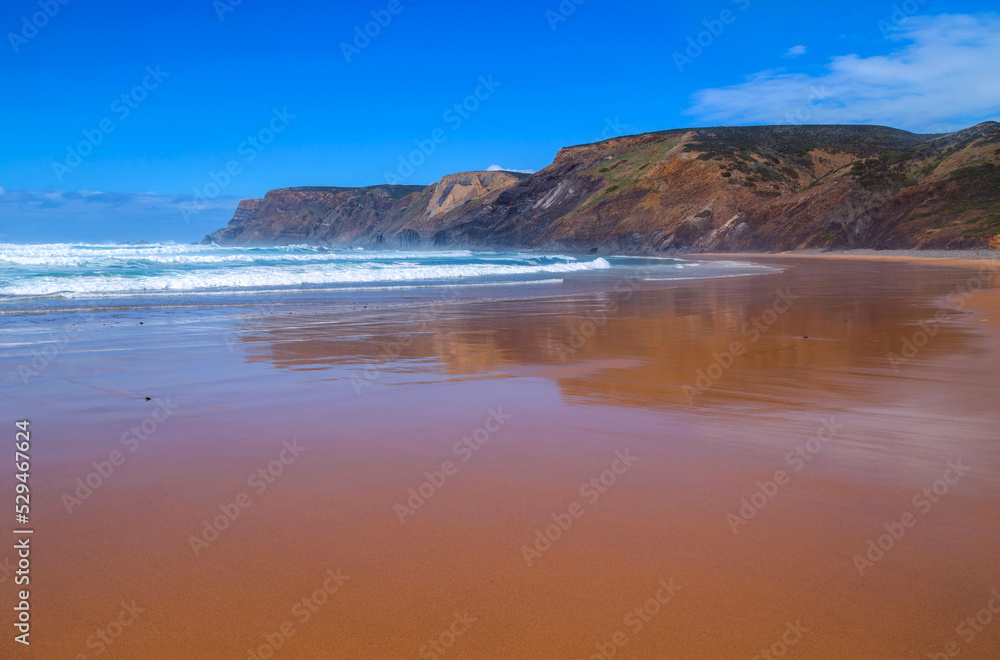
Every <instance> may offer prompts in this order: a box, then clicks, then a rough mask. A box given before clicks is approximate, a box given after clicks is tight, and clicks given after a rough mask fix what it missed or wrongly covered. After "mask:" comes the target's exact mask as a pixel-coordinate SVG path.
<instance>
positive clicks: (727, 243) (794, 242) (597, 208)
mask: <svg viewBox="0 0 1000 660" xmlns="http://www.w3.org/2000/svg"><path fill="white" fill-rule="evenodd" d="M206 241H215V242H217V243H219V244H221V245H273V244H290V243H308V244H313V245H324V246H348V245H351V246H366V247H383V248H397V247H406V248H416V247H428V248H430V247H436V248H441V247H472V248H537V249H559V250H572V251H578V252H579V251H586V252H596V253H608V254H613V253H627V254H653V253H663V252H674V251H783V250H793V249H803V248H829V249H851V248H879V249H893V248H895V249H902V248H952V249H971V248H980V247H985V246H987V245H990V244H992V245H993V246H998V245H1000V124H997V123H996V122H986V123H983V124H979V125H977V126H974V127H972V128H967V129H964V130H961V131H957V132H955V133H948V134H941V135H917V134H914V133H908V132H906V131H900V130H896V129H892V128H885V127H880V126H752V127H735V128H724V127H720V128H699V129H687V130H673V131H664V132H659V133H646V134H643V135H633V136H628V137H621V138H614V139H611V140H606V141H604V142H598V143H595V144H587V145H580V146H576V147H568V148H565V149H562V150H561V151H560V152H559V154H558V155H557V156H556V158H555V160H554V162H553V163H552V164H551V165H550V166H549V167H547V168H545V169H544V170H541V171H540V172H537V173H535V174H531V175H523V174H516V173H513V172H466V173H462V174H453V175H449V176H446V177H444V178H443V179H441V181H439V182H437V183H435V184H432V185H430V186H426V187H424V186H390V185H380V186H372V187H369V188H287V189H282V190H274V191H271V192H269V193H268V194H267V195H266V196H265V198H264V199H263V200H247V201H244V202H241V203H240V206H239V208H238V209H237V211H236V215H235V216H234V217H233V220H232V221H231V222H230V223H229V225H228V226H227V227H226V228H224V229H220V230H219V231H217V232H215V233H213V234H211V235H210V236H208V237H206Z"/></svg>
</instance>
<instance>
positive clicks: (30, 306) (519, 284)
mask: <svg viewBox="0 0 1000 660" xmlns="http://www.w3.org/2000/svg"><path fill="white" fill-rule="evenodd" d="M772 270H774V269H772V268H769V267H767V266H761V265H755V264H749V263H744V262H740V261H692V260H685V259H680V258H645V257H607V256H596V255H590V256H581V255H572V254H540V253H533V252H524V251H510V252H479V251H468V250H448V251H438V252H428V251H369V250H362V249H343V250H335V249H326V248H319V247H314V246H308V245H288V246H281V247H219V246H216V245H192V244H177V243H156V244H145V245H95V244H83V243H72V244H71V243H52V244H0V315H9V314H25V313H29V314H38V313H46V312H71V311H87V310H116V309H145V308H171V307H226V306H240V305H253V304H257V303H259V302H260V301H261V300H262V299H264V298H266V299H267V300H268V302H269V303H275V302H276V301H279V302H280V303H285V304H322V303H324V302H354V303H358V302H397V303H400V302H402V303H406V302H408V301H414V300H421V299H433V298H441V297H462V298H512V297H513V298H517V297H522V296H524V297H536V296H560V295H571V294H576V293H586V292H591V291H609V290H612V289H614V288H616V287H617V288H618V289H622V288H623V287H635V286H639V285H640V284H641V283H654V282H656V283H661V284H662V283H669V282H671V281H678V282H679V281H681V280H692V279H704V278H715V277H733V276H742V275H754V274H761V273H766V272H769V271H772Z"/></svg>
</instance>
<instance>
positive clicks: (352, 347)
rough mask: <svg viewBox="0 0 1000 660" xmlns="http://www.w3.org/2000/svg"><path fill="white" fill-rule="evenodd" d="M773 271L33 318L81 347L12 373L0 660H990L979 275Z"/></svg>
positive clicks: (992, 385) (930, 266)
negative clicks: (22, 506) (28, 637)
mask: <svg viewBox="0 0 1000 660" xmlns="http://www.w3.org/2000/svg"><path fill="white" fill-rule="evenodd" d="M707 258H713V257H707ZM728 258H731V257H728ZM755 259H757V257H755ZM759 259H760V261H761V262H762V263H768V264H780V265H783V266H786V267H787V269H786V270H785V271H784V272H782V273H778V274H773V275H763V276H754V277H740V278H730V279H719V280H713V281H707V282H701V283H696V284H690V283H687V284H685V285H684V286H674V287H672V288H665V289H659V290H643V291H637V292H634V293H631V294H629V293H607V294H601V295H589V296H581V297H576V298H566V299H545V300H540V299H538V300H520V301H516V302H502V301H500V302H498V301H488V302H470V301H462V302H455V303H448V304H442V305H429V306H425V307H424V308H421V309H417V308H414V309H409V310H398V309H385V310H379V311H377V312H374V313H369V314H365V315H358V314H350V315H344V314H335V313H332V312H331V313H329V314H328V315H327V314H325V313H324V312H322V311H317V310H316V309H310V310H302V311H296V310H289V311H281V312H280V313H278V312H275V311H273V310H270V311H269V312H268V313H266V314H262V315H260V316H259V317H253V316H251V317H250V318H249V319H242V320H239V319H233V320H212V321H192V322H185V323H184V324H178V321H179V320H183V321H187V320H188V315H187V314H186V313H185V312H184V311H183V310H180V311H177V310H172V311H167V312H157V313H155V314H152V313H147V314H144V313H143V312H140V311H135V312H128V313H120V314H117V315H116V316H115V317H114V319H113V320H112V319H111V318H110V317H109V318H107V319H103V318H101V319H98V318H97V317H96V316H95V317H94V318H86V319H81V318H79V317H77V318H75V319H70V318H67V317H65V316H64V317H59V318H56V317H53V318H51V319H41V320H38V319H36V320H35V321H33V322H34V323H50V324H52V326H53V329H55V330H59V329H62V328H66V327H68V326H67V323H72V322H78V326H73V327H74V328H77V327H78V330H77V331H75V332H73V333H72V334H71V339H70V340H69V342H68V343H67V344H66V346H65V347H64V348H62V349H60V351H59V353H58V355H57V356H56V357H55V358H54V359H52V360H51V361H50V362H49V363H48V364H47V365H46V366H45V368H44V369H43V370H42V372H41V373H40V375H38V376H37V377H34V378H31V379H30V380H29V382H28V384H26V385H24V384H22V382H21V381H20V380H17V379H16V378H17V376H16V371H17V367H18V366H19V365H20V364H22V363H23V362H24V358H23V357H17V356H6V357H5V359H4V360H3V361H4V365H3V367H4V369H0V371H2V372H3V373H6V374H10V375H9V376H8V377H7V379H6V380H4V381H3V383H2V390H0V394H2V401H3V407H4V410H5V411H7V414H6V415H5V418H8V419H14V418H27V419H30V420H31V428H32V434H33V436H32V437H33V440H34V449H33V461H34V464H35V468H34V473H33V475H32V480H33V481H32V487H33V494H34V495H35V496H36V497H37V499H36V500H33V511H34V518H35V519H34V521H33V523H34V524H33V526H34V527H35V528H36V530H37V531H36V534H35V537H34V539H33V543H35V544H36V548H35V550H34V552H33V555H32V558H33V565H32V587H33V596H32V598H33V601H32V610H33V613H34V619H33V621H34V624H35V627H34V628H33V631H32V647H31V651H30V656H29V655H28V654H26V653H23V651H22V650H21V649H13V648H12V647H13V644H11V643H10V640H9V639H5V640H3V645H4V646H3V648H4V657H21V656H24V657H38V658H57V657H66V658H74V659H76V660H79V659H80V658H95V657H107V658H224V657H231V658H253V657H259V658H268V657H275V658H304V659H311V658H365V659H369V658H371V659H377V658H434V657H438V658H470V659H479V658H482V659H501V658H502V659H510V658H537V659H540V660H541V659H548V658H572V659H574V660H576V659H590V658H592V657H597V658H600V657H602V656H601V655H595V654H601V653H603V654H604V657H611V656H610V654H611V653H612V651H614V657H616V658H674V657H677V658H747V659H748V660H749V659H751V658H754V657H755V656H758V654H760V653H761V651H762V650H763V649H771V648H773V649H774V650H775V652H776V654H777V653H778V652H786V653H787V655H785V656H784V657H789V658H794V657H799V658H822V659H825V658H831V659H832V658H838V659H839V658H861V659H867V658H871V659H888V658H926V657H928V654H931V653H935V652H944V651H945V650H946V649H947V648H949V647H947V645H948V644H949V643H952V644H955V645H956V646H955V647H952V648H957V649H958V650H959V652H960V655H959V657H962V658H996V657H1000V613H997V614H992V613H989V612H988V610H987V612H988V613H989V614H991V617H992V618H991V620H990V622H989V623H988V624H985V625H983V624H981V623H979V624H977V625H979V627H980V628H981V630H980V631H978V632H975V634H974V638H973V639H971V640H969V639H968V630H969V629H963V630H964V631H965V632H964V633H962V634H960V632H959V630H957V629H956V628H957V626H959V624H960V623H961V622H962V621H963V620H964V619H965V618H966V617H970V616H972V617H975V616H976V614H977V613H978V612H980V610H982V609H983V608H986V607H988V603H989V602H990V600H991V598H993V597H994V596H992V595H991V591H992V590H994V589H996V590H1000V431H998V429H1000V411H998V398H997V392H998V391H1000V389H998V387H1000V369H998V366H1000V297H998V296H997V293H998V291H997V290H991V291H988V292H986V293H982V294H978V295H976V296H969V295H964V294H962V293H961V291H962V288H963V287H964V288H965V289H969V288H970V285H971V288H974V289H978V288H981V287H983V286H984V285H985V286H990V287H992V286H993V283H992V274H991V273H988V272H987V271H983V270H982V269H983V268H988V267H990V266H991V265H992V267H995V264H990V263H988V262H976V263H964V262H952V263H947V264H945V263H935V262H927V261H923V262H886V261H879V260H876V259H867V258H865V259H862V258H857V259H826V258H815V257H792V256H780V257H766V258H765V257H760V258H759ZM976 282H978V285H975V284H974V283H976ZM415 313H416V314H418V315H419V316H420V318H419V319H417V320H415V319H414V317H413V315H414V314H415ZM139 321H143V325H142V326H139V325H138V322H139ZM101 322H108V323H109V325H106V326H102V325H100V323H101ZM921 333H923V335H921ZM806 337H808V339H806ZM910 347H912V350H911V348H910ZM893 356H895V357H893ZM146 397H150V398H151V399H152V400H151V401H146V400H145V398H146ZM158 400H160V401H161V402H162V401H164V400H166V402H167V405H166V407H165V408H164V406H163V404H162V403H161V404H159V406H160V408H159V410H160V411H161V412H157V410H158V407H157V406H158V404H157V401H158ZM164 409H166V410H169V411H170V414H169V415H166V416H165V414H164V413H163V412H162V410H164ZM156 417H160V418H161V420H160V421H156ZM164 417H165V418H164ZM148 420H153V421H148ZM144 422H145V427H146V428H145V430H143V423H144ZM133 427H135V428H137V429H138V430H137V431H135V432H133V431H130V429H131V428H133ZM147 432H148V433H147ZM10 434H11V437H13V428H12V427H11V430H10ZM465 438H471V440H464V439H465ZM286 443H287V444H286ZM129 446H132V447H135V448H136V449H135V451H134V452H129V450H128V447H129ZM472 447H476V449H473V448H472ZM116 450H119V451H122V452H123V455H124V463H123V464H121V465H118V466H116V467H114V469H113V473H111V474H110V476H108V477H106V478H103V479H102V483H101V484H100V486H98V487H97V488H96V489H94V490H93V493H92V494H91V495H90V496H89V497H87V498H86V499H80V501H79V503H77V504H72V500H69V501H70V502H71V506H72V508H73V512H72V513H68V512H67V504H66V502H67V500H66V499H65V498H64V496H66V495H73V494H74V492H75V491H76V490H77V488H78V487H79V486H78V484H77V483H76V479H78V478H80V479H86V478H87V475H88V474H89V473H92V472H94V471H95V470H96V469H97V468H98V467H100V464H101V463H102V462H105V461H108V460H109V456H110V455H111V453H112V452H114V451H116ZM797 451H798V453H796V452H797ZM296 454H297V455H296ZM282 458H283V459H285V461H286V463H285V464H283V463H281V459H282ZM465 458H468V460H464V459H465ZM275 461H277V463H275ZM94 462H96V463H98V466H94V465H93V463H94ZM949 463H950V464H951V466H949ZM269 465H270V467H271V470H272V473H271V474H274V473H277V475H276V476H273V477H270V478H268V479H265V478H264V477H261V476H259V475H258V477H257V478H256V479H252V478H251V475H253V474H254V473H256V472H257V470H259V469H264V470H265V472H266V470H267V469H268V466H269ZM105 467H106V466H105ZM779 471H780V472H779ZM428 473H429V475H428ZM248 479H249V481H248ZM592 479H596V480H597V481H596V482H593V483H591V480H592ZM602 479H603V483H602V481H601V480H602ZM92 481H93V482H94V483H96V482H97V480H96V479H94V480H92ZM425 481H433V482H436V483H437V486H434V488H431V487H430V486H426V485H423V486H422V484H423V482H425ZM949 482H951V483H949ZM12 484H13V480H12V479H10V478H9V470H5V471H4V473H3V475H2V476H0V487H2V488H3V492H8V493H9V492H11V491H12ZM411 488H412V489H414V490H417V491H419V490H422V491H423V492H424V493H425V494H430V493H431V491H432V490H433V494H431V495H430V497H429V498H427V499H426V500H425V501H423V503H421V502H420V500H419V499H413V497H412V495H411V493H410V491H409V489H411ZM935 488H937V491H935ZM923 489H930V491H929V493H928V494H924V493H922V492H921V491H922V490H923ZM241 494H245V495H244V496H243V497H241ZM762 498H763V499H762ZM411 499H412V501H411ZM421 499H422V498H421ZM743 500H746V504H745V503H744V502H743ZM236 502H242V503H243V504H245V505H246V506H245V507H240V505H239V504H234V503H236ZM755 504H762V506H759V507H758V506H755ZM417 505H419V508H417ZM234 506H235V507H236V508H237V509H238V510H239V515H238V517H236V519H235V520H234V521H232V522H226V521H224V522H226V524H225V525H220V526H225V527H226V528H225V529H223V530H222V531H221V532H219V533H218V535H217V538H216V537H214V536H213V535H212V534H209V535H208V536H209V538H210V539H211V541H210V542H209V541H205V539H204V538H202V540H203V541H205V543H204V544H202V543H197V542H196V543H195V545H196V546H197V554H196V552H195V549H193V548H192V542H191V537H192V536H197V535H201V534H202V533H203V528H204V523H203V521H206V520H212V519H214V518H216V517H217V516H219V515H225V514H224V513H223V510H228V511H229V512H230V513H232V512H233V511H234V510H235V509H234V508H233V507H234ZM404 506H405V507H407V509H409V512H407V511H406V510H403V509H402V508H401V507H404ZM220 507H222V508H220ZM751 514H752V515H751ZM401 517H402V522H401V519H400V518H401ZM904 523H906V524H904ZM887 525H888V527H886V526H887ZM734 529H735V532H734ZM893 533H895V534H896V535H897V536H898V538H893V537H892V536H891V534H893ZM546 534H548V535H549V537H551V538H545V535H546ZM886 535H890V536H886ZM880 537H882V538H880ZM542 539H544V540H542ZM552 539H554V540H552ZM887 539H888V540H887ZM870 540H871V541H872V542H873V543H874V544H878V543H880V542H881V543H883V546H885V547H887V548H888V549H885V550H882V551H881V554H879V551H878V550H877V549H876V550H875V551H871V548H870V547H869V541H870ZM890 545H891V547H888V546H890ZM6 552H7V554H8V555H12V553H11V551H10V550H9V549H8V550H7V551H6ZM870 552H871V554H869V553H870ZM2 558H3V554H2V553H0V561H2ZM866 562H867V563H866ZM338 570H339V571H340V575H341V576H344V575H346V576H349V578H347V579H346V580H344V579H343V578H342V577H338V578H337V579H336V580H334V579H333V578H330V577H329V575H330V574H331V573H328V571H331V572H332V574H333V575H337V571H338ZM5 577H6V582H7V583H9V581H10V578H9V577H7V576H4V575H3V574H0V581H3V579H4V578H5ZM338 581H339V582H342V585H341V586H339V587H338V586H337V582H338ZM661 581H662V582H661ZM664 585H666V586H664ZM324 586H326V587H327V590H326V591H324ZM331 591H332V592H333V593H329V592H331ZM4 593H5V594H7V595H5V599H6V600H5V603H4V604H5V607H4V610H5V611H6V612H8V614H7V615H6V616H7V617H8V618H10V613H11V609H10V607H12V605H10V606H7V603H10V602H11V601H12V598H11V596H10V590H8V589H6V588H5V589H4ZM657 596H659V599H660V600H659V601H658V600H657ZM303 599H308V602H306V603H303V602H302V601H303ZM122 601H126V604H127V605H128V607H129V608H131V609H132V610H133V611H134V610H135V609H136V608H141V609H142V610H143V611H141V612H136V614H135V616H134V617H133V615H131V614H126V615H125V616H123V617H122V619H119V614H120V612H121V611H122V610H123V605H122ZM133 601H134V603H135V606H133V605H132V603H133ZM664 601H666V602H664ZM994 602H997V603H1000V601H994ZM636 608H640V610H639V612H635V610H636ZM643 608H644V609H643ZM456 613H457V614H458V615H459V616H457V617H456ZM984 616H985V615H984ZM132 618H134V620H130V619H132ZM116 621H129V623H128V624H127V625H123V626H122V625H120V624H116V623H114V622H116ZM283 624H284V625H285V628H284V631H283V632H282V626H283ZM5 625H7V626H8V627H9V623H7V624H5ZM109 625H110V628H109ZM99 629H100V630H104V632H103V633H102V634H103V635H104V637H105V638H107V642H102V641H101V638H100V637H98V636H96V631H98V630H99ZM288 633H291V634H290V635H289V634H288ZM434 640H436V641H435V642H434V643H435V644H438V645H439V649H438V650H434V647H433V646H431V642H432V641H434ZM88 642H89V644H90V645H89V646H88ZM102 645H104V646H105V647H106V648H105V650H104V652H102V653H100V654H98V650H99V649H100V648H101V646H102ZM267 645H272V646H273V647H278V648H277V649H276V650H273V651H272V649H271V648H270V647H268V646H267ZM8 651H9V653H8ZM254 654H256V655H254ZM761 657H764V656H761ZM775 657H777V655H775Z"/></svg>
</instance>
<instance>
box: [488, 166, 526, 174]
mask: <svg viewBox="0 0 1000 660" xmlns="http://www.w3.org/2000/svg"><path fill="white" fill-rule="evenodd" d="M486 171H487V172H518V173H519V174H534V173H535V170H514V169H511V168H509V167H500V166H499V165H490V166H489V167H487V168H486Z"/></svg>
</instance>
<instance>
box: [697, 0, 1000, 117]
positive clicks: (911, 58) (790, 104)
mask: <svg viewBox="0 0 1000 660" xmlns="http://www.w3.org/2000/svg"><path fill="white" fill-rule="evenodd" d="M890 43H891V44H892V45H893V46H894V48H893V50H892V51H891V52H889V53H888V54H886V55H876V56H871V57H862V56H860V55H857V54H851V55H840V56H837V57H834V58H832V59H831V61H830V62H829V64H827V66H826V72H825V73H821V74H818V75H806V74H795V73H788V72H786V71H783V70H772V71H762V72H759V73H757V74H755V75H753V76H751V77H750V79H749V80H747V81H746V82H744V83H740V84H738V85H732V86H729V87H722V88H717V89H705V90H701V91H700V92H697V93H696V94H695V96H694V104H693V105H692V107H691V108H689V109H688V110H687V111H686V113H687V114H689V115H693V116H695V117H698V118H699V120H701V121H704V122H705V123H709V124H722V123H730V124H762V123H767V124H788V123H810V124H838V123H839V124H844V123H866V124H885V125H889V126H895V127H897V128H906V129H910V130H920V131H945V130H955V129H957V128H961V127H965V126H968V125H970V124H975V123H978V122H980V121H985V120H987V119H995V118H997V117H998V116H1000V114H998V108H1000V64H998V63H1000V17H998V16H997V15H995V14H990V15H978V16H969V15H947V14H946V15H941V16H932V17H912V18H910V19H908V20H907V21H906V23H905V24H904V25H903V26H902V27H901V28H900V29H899V30H898V31H896V32H894V33H892V34H891V35H890Z"/></svg>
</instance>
